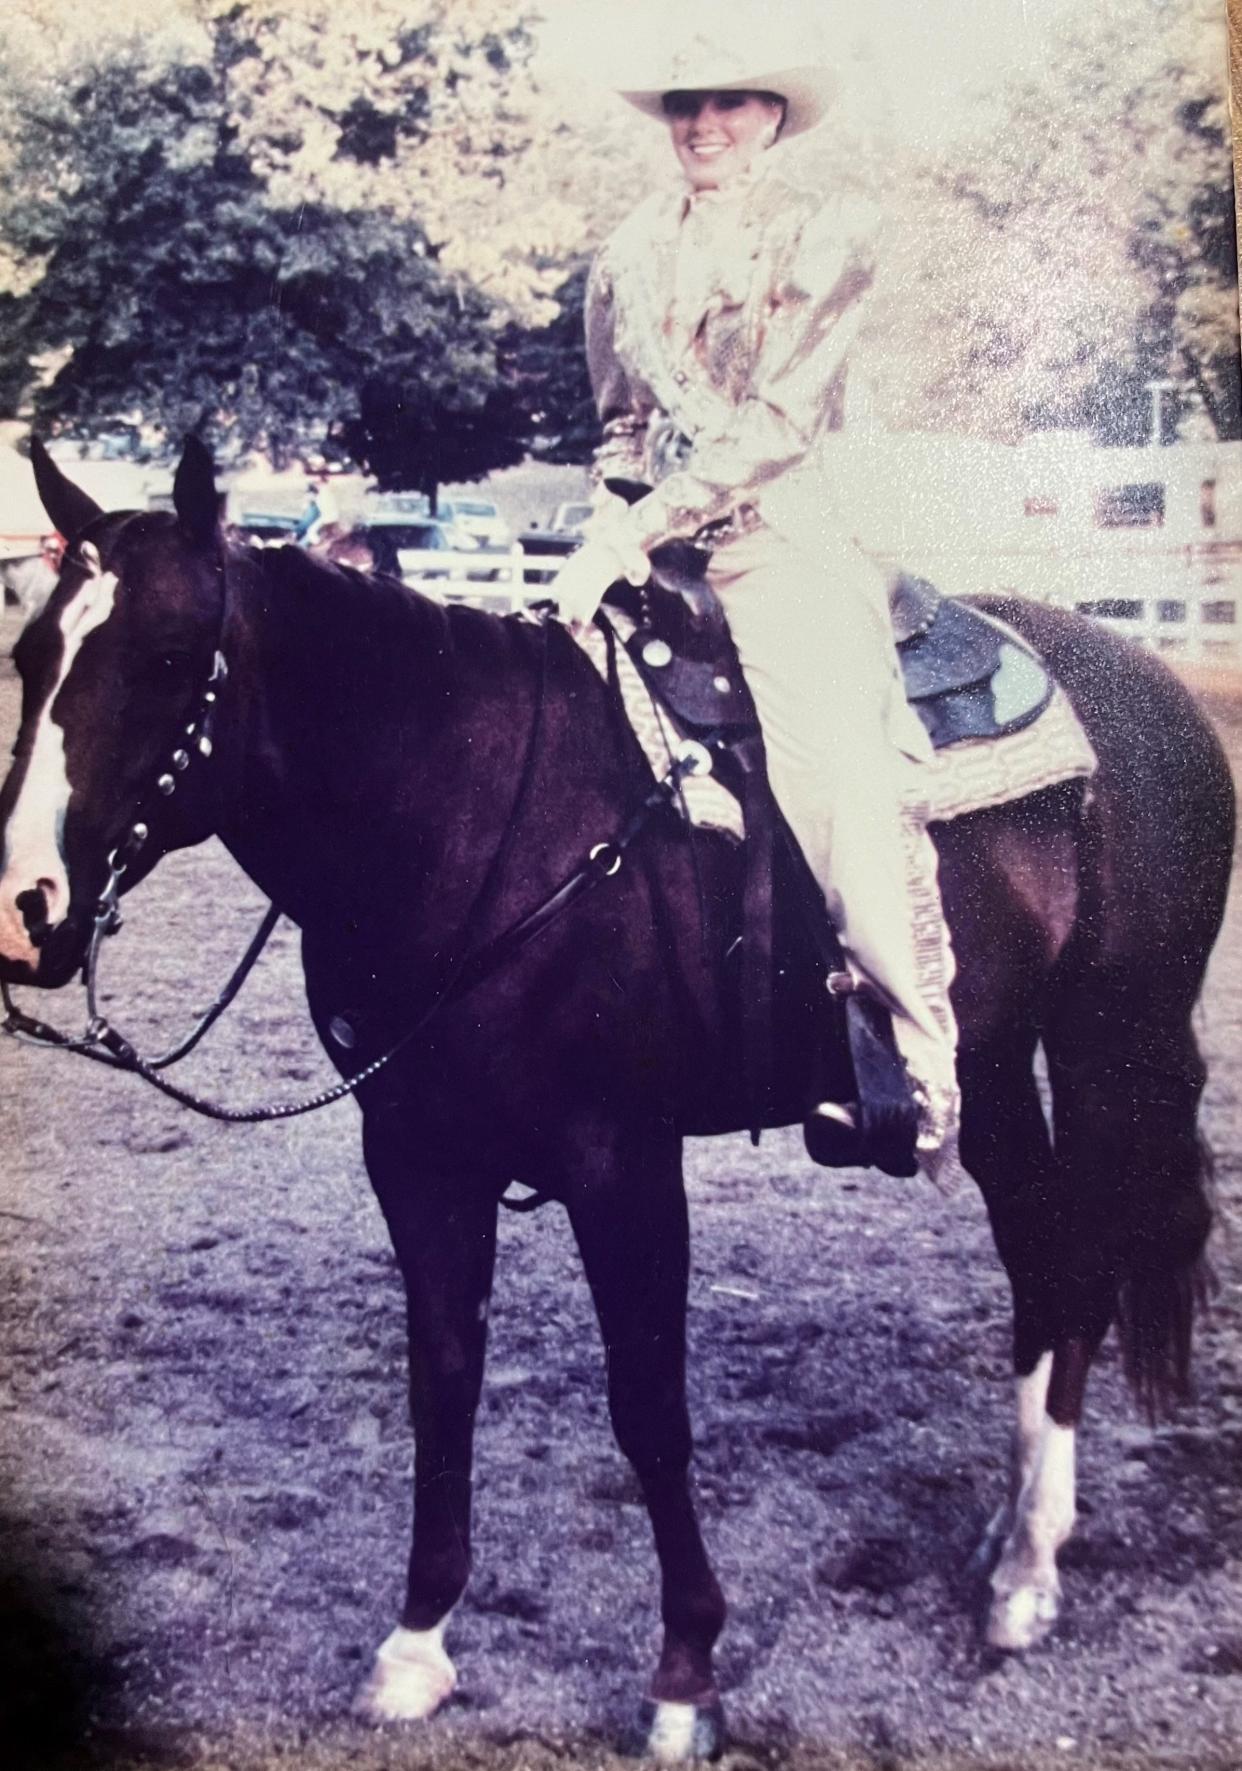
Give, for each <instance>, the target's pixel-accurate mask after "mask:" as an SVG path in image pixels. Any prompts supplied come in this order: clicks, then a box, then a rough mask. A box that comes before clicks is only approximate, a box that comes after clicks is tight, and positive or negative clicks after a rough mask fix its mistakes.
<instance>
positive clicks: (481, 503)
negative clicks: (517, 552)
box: [436, 497, 513, 552]
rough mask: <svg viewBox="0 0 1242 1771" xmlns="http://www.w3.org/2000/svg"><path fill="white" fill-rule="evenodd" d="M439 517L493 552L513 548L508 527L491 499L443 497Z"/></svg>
mask: <svg viewBox="0 0 1242 1771" xmlns="http://www.w3.org/2000/svg"><path fill="white" fill-rule="evenodd" d="M436 515H437V517H439V518H441V519H442V520H445V521H448V522H451V523H453V524H454V525H455V526H456V527H457V528H458V529H464V530H465V531H466V533H467V534H468V535H473V536H475V537H476V539H477V540H479V541H480V542H482V544H483V546H484V547H487V548H490V549H491V550H492V551H493V552H501V551H506V550H507V549H508V548H510V547H511V546H512V545H513V536H512V534H511V533H510V530H509V525H508V523H506V522H505V519H504V518H503V517H502V516H501V514H500V511H499V509H498V508H497V506H496V505H495V504H493V503H492V501H491V499H490V498H471V497H467V498H442V499H441V500H440V502H439V506H438V508H437V510H436Z"/></svg>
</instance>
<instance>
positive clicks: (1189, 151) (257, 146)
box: [0, 0, 1239, 485]
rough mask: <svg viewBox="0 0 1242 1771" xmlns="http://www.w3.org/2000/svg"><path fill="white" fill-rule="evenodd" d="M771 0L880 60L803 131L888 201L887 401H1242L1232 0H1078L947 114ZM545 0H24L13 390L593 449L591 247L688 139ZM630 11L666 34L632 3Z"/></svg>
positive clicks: (961, 420) (932, 419)
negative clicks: (543, 47)
mask: <svg viewBox="0 0 1242 1771" xmlns="http://www.w3.org/2000/svg"><path fill="white" fill-rule="evenodd" d="M538 3H539V4H541V5H543V6H545V7H546V6H549V5H551V4H553V0H538ZM670 3H672V0H670ZM677 3H678V4H680V0H677ZM896 3H897V0H876V8H877V9H878V10H880V11H882V9H883V7H884V6H886V5H887V6H890V8H891V6H892V5H893V4H896ZM770 4H771V9H772V12H773V15H774V16H775V15H776V14H777V13H781V12H783V13H785V14H787V15H796V17H797V18H799V19H805V20H806V21H807V26H808V28H807V34H806V55H807V57H808V58H810V57H813V55H814V54H816V53H819V52H820V50H821V49H822V50H823V52H824V53H827V54H829V55H831V56H832V57H833V59H835V60H841V61H843V62H844V63H845V64H846V65H845V67H844V78H843V80H842V83H841V84H842V88H843V92H844V93H845V94H846V95H847V96H849V97H850V98H852V101H853V102H852V108H851V105H849V104H847V103H845V102H842V103H841V104H839V105H838V106H837V107H836V109H835V110H834V112H833V115H832V117H831V119H830V121H829V123H828V124H827V125H826V127H825V128H823V129H821V130H819V131H817V132H815V133H814V134H812V135H809V136H806V137H803V138H801V139H800V140H799V141H797V142H794V143H791V144H789V146H788V147H782V149H781V150H780V151H781V152H782V153H783V154H785V155H787V156H788V159H789V164H790V166H791V168H792V169H793V170H794V171H795V173H800V174H801V175H803V176H805V177H806V178H808V179H811V180H813V181H818V182H819V183H821V184H822V185H823V186H824V188H826V189H831V188H834V187H836V186H839V185H840V184H841V183H843V182H851V183H854V184H857V185H860V186H864V187H867V188H876V189H879V190H880V191H881V194H882V197H883V200H884V203H885V206H886V208H887V210H888V212H889V215H890V227H889V232H888V244H887V250H886V252H885V255H884V265H883V274H882V277H881V281H880V284H879V286H878V288H877V291H876V295H875V298H874V300H873V302H872V307H871V319H870V323H869V328H868V332H867V334H866V335H865V337H864V339H863V341H862V343H861V346H860V349H859V352H858V362H857V366H856V374H855V383H856V387H857V388H859V389H860V390H861V394H862V400H863V403H864V404H869V405H870V406H871V408H872V410H873V412H874V413H875V415H876V416H877V417H878V418H879V419H880V420H881V421H882V422H883V423H884V424H886V425H887V426H889V427H893V428H901V429H908V428H922V429H941V430H951V431H958V432H965V433H974V434H987V435H1002V436H1011V437H1012V436H1016V435H1018V434H1020V433H1021V432H1022V431H1023V430H1026V429H1029V428H1031V427H1033V426H1048V425H1071V426H1075V427H1078V428H1088V429H1092V430H1094V431H1095V432H1096V434H1097V435H1099V436H1101V437H1102V438H1106V439H1108V440H1113V441H1118V440H1125V439H1126V438H1131V439H1132V440H1139V439H1141V437H1142V436H1143V435H1144V434H1145V430H1144V426H1145V423H1146V414H1147V411H1148V409H1149V401H1148V398H1147V394H1146V391H1145V389H1146V384H1147V383H1148V382H1149V381H1150V380H1151V379H1152V378H1153V377H1155V376H1168V377H1170V378H1173V379H1175V380H1177V381H1178V382H1179V383H1181V384H1182V385H1183V387H1184V388H1186V389H1189V390H1194V391H1197V393H1198V394H1199V396H1200V398H1201V400H1202V402H1203V405H1204V407H1205V409H1206V410H1208V411H1210V413H1211V414H1212V417H1213V419H1214V421H1215V423H1216V424H1217V426H1218V428H1219V429H1220V430H1221V431H1222V432H1223V433H1224V434H1229V435H1236V434H1238V422H1239V416H1238V391H1237V387H1238V378H1237V356H1236V306H1235V289H1234V270H1233V257H1232V229H1231V214H1232V212H1231V203H1230V193H1231V179H1230V165H1229V154H1228V145H1227V130H1226V121H1225V117H1224V108H1223V77H1222V70H1221V67H1220V66H1219V65H1218V64H1219V61H1220V52H1221V48H1222V44H1221V33H1220V21H1219V19H1216V20H1215V23H1214V24H1213V22H1212V21H1210V20H1209V19H1208V16H1207V12H1206V10H1205V6H1204V5H1203V4H1201V3H1200V0H1176V3H1175V4H1171V5H1165V6H1161V7H1159V8H1153V7H1152V6H1151V4H1150V0H1110V5H1109V6H1108V7H1107V8H1103V9H1095V10H1091V9H1087V10H1085V11H1084V10H1083V9H1081V8H1080V9H1078V11H1077V12H1076V13H1073V12H1067V13H1065V14H1063V15H1061V16H1060V17H1059V18H1058V22H1057V23H1056V28H1055V29H1053V28H1052V27H1051V25H1050V26H1049V27H1048V29H1047V30H1046V32H1045V35H1044V37H1043V38H1042V39H1040V42H1039V52H1038V53H1027V54H1026V56H1025V58H1017V57H1015V58H1014V59H1013V61H1012V63H1011V65H1010V66H1009V68H1008V71H1007V73H1006V74H1005V76H1004V78H1001V77H999V76H998V77H997V78H996V79H994V80H992V81H990V82H989V81H987V80H984V79H982V78H980V80H979V81H978V82H977V83H976V87H975V89H969V88H968V87H967V86H960V87H959V88H957V89H955V93H954V97H953V100H952V103H951V104H946V106H945V108H944V110H943V114H942V115H938V116H937V119H936V122H935V126H934V127H928V126H923V127H917V126H915V123H914V122H913V121H912V120H913V119H917V118H919V117H922V118H924V119H926V117H927V116H928V115H929V112H928V107H927V104H926V102H925V101H926V98H927V90H926V89H927V86H928V80H929V73H928V70H927V68H926V67H925V66H923V65H920V66H919V67H917V68H912V69H911V70H910V71H909V74H908V80H907V84H906V86H905V88H904V89H903V88H902V86H901V84H900V79H899V80H898V84H897V87H896V90H895V93H894V95H893V97H892V99H891V102H890V107H889V109H888V110H887V111H885V109H884V108H883V106H882V105H881V103H880V100H879V98H878V97H877V96H876V94H875V91H874V90H873V88H872V86H871V85H869V75H868V67H869V64H868V63H867V61H866V59H865V57H863V58H861V59H857V60H855V59H851V58H852V57H853V53H854V52H853V51H852V50H851V49H849V48H848V47H847V46H846V44H845V41H844V33H843V32H842V30H841V27H840V21H839V19H837V20H835V22H832V21H827V22H825V20H824V18H823V17H822V16H821V15H822V14H823V13H824V10H825V9H822V8H818V7H815V8H812V7H810V5H809V0H770ZM902 4H904V0H902ZM946 4H947V0H946ZM535 6H536V0H518V4H517V5H514V4H512V3H511V0H365V4H364V3H362V0H359V4H356V5H351V6H340V5H339V4H330V3H329V0H283V4H276V3H275V0H110V3H109V6H108V7H107V8H105V9H103V13H102V14H101V15H100V16H95V15H91V17H90V18H87V17H86V16H85V15H84V14H82V13H81V9H80V7H79V4H78V0H22V10H21V12H20V13H19V15H18V19H17V21H16V22H15V23H13V24H12V25H10V27H9V29H8V31H7V34H6V35H5V37H4V38H3V39H0V173H3V174H4V177H3V180H2V182H0V406H2V407H3V409H4V410H6V411H10V412H11V411H13V410H15V409H17V407H18V405H19V404H20V402H21V400H22V399H23V396H24V390H28V389H29V388H30V386H31V385H32V383H33V384H37V385H36V387H35V391H34V394H33V401H34V410H35V412H36V414H37V416H38V419H39V421H40V422H41V423H44V424H47V423H49V422H57V423H61V424H64V425H67V426H77V427H85V428H90V427H95V426H103V425H108V424H111V423H114V422H115V421H116V420H118V419H121V418H123V419H127V420H131V421H142V422H145V423H147V424H149V425H153V426H155V427H156V428H157V429H160V430H163V431H164V432H166V433H168V434H169V435H174V436H175V435H177V434H179V433H181V432H183V431H184V430H186V429H189V428H191V427H194V426H203V425H206V426H207V427H208V428H209V429H210V430H212V431H213V432H214V434H215V436H216V439H217V440H218V441H220V442H222V443H224V444H226V445H227V446H230V447H233V448H236V449H238V450H242V449H248V448H252V447H262V448H265V449H267V450H268V451H269V452H270V453H272V454H273V455H275V456H277V457H281V456H283V455H285V454H288V453H290V452H293V451H295V450H297V449H299V448H301V447H304V446H306V445H308V444H309V445H312V446H323V445H324V444H325V443H326V444H327V445H328V446H329V447H335V448H338V449H340V450H342V451H344V452H347V453H349V454H350V455H352V456H353V457H354V458H356V459H358V460H360V461H362V462H364V463H366V464H367V465H369V466H371V467H373V468H374V470H375V471H376V472H377V473H378V474H380V475H381V477H383V478H384V479H385V480H386V481H388V482H390V483H393V482H395V481H396V480H398V479H406V480H408V481H412V482H413V483H416V484H423V485H430V484H432V483H433V482H434V481H436V480H437V479H439V478H444V477H451V478H462V477H469V476H471V475H473V474H476V473H479V472H483V471H486V470H487V469H488V468H490V467H493V466H497V465H501V464H503V463H504V462H507V461H511V460H514V459H516V458H517V456H518V455H519V454H520V452H521V451H522V449H523V448H524V447H525V446H526V445H527V443H528V442H531V441H533V443H534V445H535V447H536V448H537V449H538V450H540V451H542V452H543V453H545V454H548V455H550V456H551V457H552V458H554V459H558V460H561V459H577V458H581V456H582V455H584V454H585V453H586V452H587V451H588V450H589V448H590V446H591V443H592V440H593V436H594V420H593V416H592V414H591V410H590V403H589V396H588V390H587V387H586V381H585V368H584V364H583V359H582V347H581V332H580V318H579V311H580V299H581V284H582V271H583V267H584V265H585V263H586V260H587V257H588V256H589V253H590V251H591V250H592V249H593V248H594V246H595V245H597V244H598V242H599V241H600V239H602V238H603V236H604V234H605V233H606V232H607V230H608V229H609V227H611V226H612V225H613V224H614V223H615V222H616V221H617V220H619V219H620V217H621V215H622V214H623V213H625V211H626V210H628V209H629V208H630V207H631V206H632V205H633V203H634V202H635V201H636V200H637V198H638V197H639V196H640V195H641V194H642V193H643V192H644V191H645V190H646V189H648V188H650V185H651V182H652V179H653V178H654V177H658V176H661V175H663V174H667V173H671V170H672V169H671V162H670V161H669V157H668V151H667V146H666V144H665V143H664V142H663V140H662V132H661V131H660V130H659V128H658V127H657V126H654V125H652V124H651V123H650V122H648V121H647V120H645V119H641V118H639V117H638V116H637V115H636V114H632V113H630V112H628V110H627V109H626V108H625V107H623V106H621V105H618V104H615V103H612V102H611V101H609V100H608V99H607V98H606V97H605V96H604V95H603V94H602V93H600V92H599V91H598V89H596V88H593V87H591V86H590V85H589V82H590V81H591V80H593V79H594V78H596V77H598V76H599V74H600V73H601V72H602V73H603V74H604V75H605V76H606V75H607V73H608V71H609V69H610V68H611V65H612V63H611V60H610V56H611V53H612V52H611V50H610V49H609V48H608V46H607V44H606V43H605V42H604V41H603V40H602V39H599V40H597V38H596V36H595V35H594V26H593V24H592V22H591V17H590V16H589V15H587V13H586V10H585V0H572V4H571V5H568V6H562V8H561V12H562V17H563V19H565V20H568V21H569V22H568V27H567V28H568V30H569V43H570V48H571V53H570V54H569V56H568V58H567V60H566V65H567V67H568V74H565V73H562V75H561V77H559V78H554V77H551V76H549V74H548V73H547V70H546V68H541V67H540V65H539V62H538V59H537V57H536V56H535V54H534V51H535V48H536V34H537V20H536V18H535ZM661 10H662V9H661ZM870 10H872V9H869V11H870ZM932 10H933V11H934V10H935V7H934V6H933V8H932ZM994 10H995V9H994ZM985 11H986V8H985ZM968 12H969V13H970V18H971V19H974V18H975V16H976V14H975V9H974V8H971V9H968ZM609 16H611V17H612V18H613V21H614V23H615V25H616V28H617V32H618V33H619V35H620V36H621V37H625V36H627V35H628V36H629V37H630V38H633V39H635V40H636V43H637V46H638V47H641V42H637V40H638V39H641V37H642V32H641V31H640V30H639V29H638V28H637V25H636V22H635V20H636V14H635V12H634V8H633V6H632V5H631V4H628V3H627V4H626V5H621V4H620V0H615V3H614V4H612V6H611V8H610V9H609ZM980 16H981V15H980ZM1024 17H1025V9H1024ZM580 19H581V20H585V22H581V23H580V22H579V20H580ZM834 19H835V15H834ZM946 21H948V14H947V13H945V15H944V19H943V20H941V23H945V22H946ZM932 22H934V21H931V22H929V24H928V30H931V28H932ZM812 27H814V28H812ZM657 28H658V27H651V30H655V29H657ZM956 28H957V29H958V30H959V33H962V32H965V33H966V34H969V32H970V31H971V30H972V29H973V28H974V26H973V25H972V24H971V23H970V22H969V21H966V22H961V21H959V24H958V26H957V27H956ZM817 29H818V30H821V31H822V33H823V36H822V42H820V43H817V41H816V38H815V30H817ZM939 32H940V24H936V26H935V31H934V32H933V34H932V35H931V36H928V35H927V33H926V32H925V33H924V36H923V37H922V38H920V39H919V41H920V42H922V43H924V44H927V43H932V42H934V41H936V36H937V34H938V33H939ZM650 34H651V31H650V30H649V31H648V35H650ZM900 35H901V34H900V33H898V32H889V33H888V36H889V38H890V39H892V40H895V41H899V40H900ZM958 59H959V60H960V59H961V58H960V57H959V58H958ZM916 97H917V98H919V99H920V100H921V101H923V102H922V107H921V109H920V107H919V106H918V105H916V104H915V102H914V101H915V99H916Z"/></svg>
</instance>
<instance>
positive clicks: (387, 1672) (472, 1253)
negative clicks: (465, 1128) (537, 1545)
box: [355, 1113, 497, 1722]
mask: <svg viewBox="0 0 1242 1771" xmlns="http://www.w3.org/2000/svg"><path fill="white" fill-rule="evenodd" d="M364 1148H365V1152H366V1161H367V1170H368V1172H369V1174H370V1177H371V1182H372V1185H373V1186H374V1188H375V1191H376V1194H377V1196H378V1198H379V1202H380V1205H381V1207H382V1208H383V1212H384V1216H385V1218H386V1219H387V1222H388V1228H389V1232H390V1234H391V1236H392V1242H393V1248H394V1249H395V1251H396V1255H397V1262H398V1265H399V1266H400V1269H401V1275H402V1278H403V1279H404V1281H405V1292H406V1308H407V1316H408V1327H409V1353H410V1414H411V1418H412V1420H413V1425H414V1537H413V1545H412V1548H411V1551H410V1563H409V1576H408V1582H407V1587H406V1599H405V1608H404V1610H403V1611H402V1614H401V1622H400V1625H399V1626H398V1627H397V1628H396V1629H395V1630H393V1632H392V1634H391V1635H390V1636H388V1637H387V1639H386V1640H385V1641H384V1642H383V1643H381V1645H380V1648H379V1650H378V1652H377V1654H376V1657H375V1663H374V1666H373V1667H372V1670H371V1673H370V1676H369V1677H368V1679H367V1681H366V1683H365V1685H364V1686H363V1688H362V1690H361V1692H360V1693H359V1696H358V1700H357V1703H356V1706H355V1707H356V1710H357V1712H358V1714H359V1715H361V1716H363V1717H364V1718H365V1719H366V1720H368V1721H373V1722H386V1721H421V1720H423V1719H424V1718H425V1717H427V1716H430V1715H431V1714H432V1713H433V1712H434V1711H435V1710H436V1709H438V1708H439V1706H440V1705H441V1704H442V1703H443V1702H444V1700H445V1699H446V1698H447V1697H448V1696H449V1695H450V1693H451V1692H452V1690H453V1687H454V1685H455V1684H456V1682H457V1674H456V1671H455V1669H454V1666H453V1663H452V1661H451V1660H450V1659H449V1657H448V1655H447V1654H446V1653H445V1650H444V1630H445V1626H446V1624H447V1622H448V1619H449V1614H450V1613H451V1611H452V1610H453V1607H454V1606H455V1605H456V1603H457V1601H458V1600H459V1599H460V1598H461V1595H462V1593H463V1592H464V1590H465V1586H466V1580H467V1578H468V1576H469V1572H470V1496H471V1459H472V1453H473V1441H474V1419H475V1411H476V1409H477V1407H478V1401H479V1391H480V1387H481V1384H482V1380H483V1355H484V1350H485V1347H486V1340H487V1309H488V1299H489V1297H490V1295H491V1286H492V1268H493V1263H494V1258H495V1249H496V1216H497V1205H496V1194H495V1191H494V1190H489V1189H488V1188H487V1186H486V1185H485V1184H482V1183H480V1182H478V1181H476V1180H473V1179H472V1178H471V1177H469V1176H463V1175H459V1174H452V1173H447V1172H443V1171H441V1170H439V1169H432V1168H423V1167H420V1166H418V1164H417V1163H416V1162H415V1161H412V1160H411V1158H410V1155H409V1150H410V1133H409V1128H408V1126H407V1125H405V1124H404V1122H401V1121H399V1119H398V1116H397V1115H396V1114H395V1113H394V1114H391V1115H382V1114H380V1115H369V1116H368V1117H367V1119H366V1121H365V1126H364Z"/></svg>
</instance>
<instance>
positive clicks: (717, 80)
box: [617, 36, 837, 139]
mask: <svg viewBox="0 0 1242 1771" xmlns="http://www.w3.org/2000/svg"><path fill="white" fill-rule="evenodd" d="M653 76H654V77H650V78H649V80H645V81H644V83H643V85H642V86H630V85H628V84H627V85H626V86H624V87H620V88H618V89H617V91H618V95H619V97H621V98H624V99H626V100H627V101H628V102H629V103H630V104H632V105H634V106H635V107H636V108H637V109H638V110H640V111H643V112H645V114H646V115H647V116H648V117H659V118H663V117H664V95H665V93H666V92H774V93H776V94H777V96H778V97H779V98H783V99H784V101H785V123H784V127H783V129H782V130H781V136H782V139H788V137H789V136H791V135H801V134H802V133H803V131H804V130H807V129H814V127H815V125H816V124H817V123H818V122H820V121H821V120H822V118H823V116H824V113H825V111H826V110H827V109H828V106H829V103H830V102H831V100H832V97H833V95H834V93H835V92H836V89H837V78H836V75H835V74H834V73H833V72H832V70H831V69H830V68H825V67H801V68H788V67H787V68H780V69H777V70H776V71H774V72H773V71H764V72H760V71H757V70H756V69H755V58H754V57H753V56H751V57H747V56H746V55H744V54H737V53H733V52H730V51H729V50H726V49H721V48H720V47H718V46H717V45H714V44H711V43H709V42H708V41H707V40H706V39H705V38H704V37H701V36H700V37H695V38H693V39H692V40H691V41H690V42H689V43H687V44H684V45H683V46H682V47H681V48H679V49H677V50H675V51H674V52H673V54H671V55H670V56H668V57H666V59H665V60H664V61H663V62H662V63H661V64H660V65H659V66H658V67H657V68H656V69H655V70H653Z"/></svg>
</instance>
